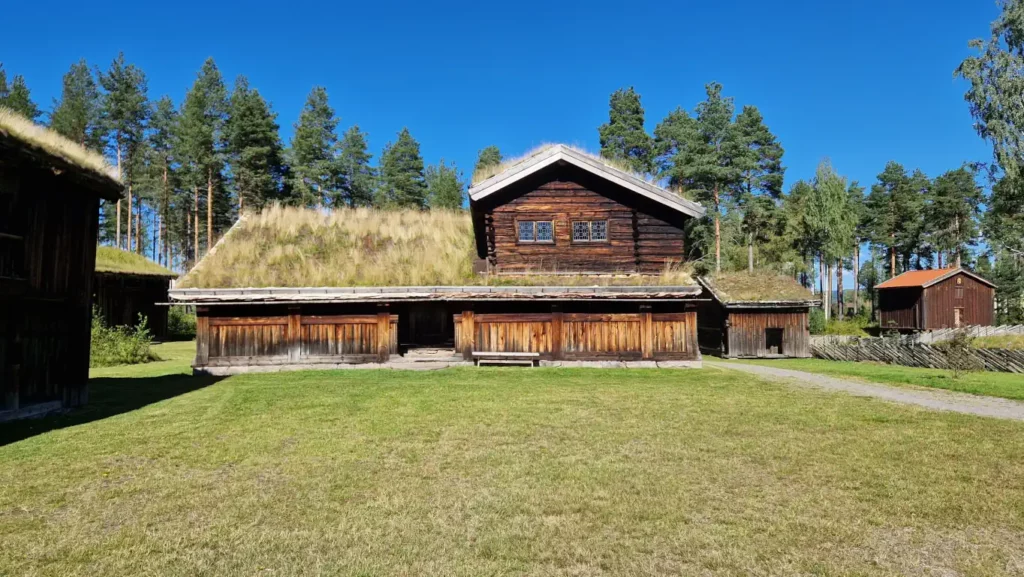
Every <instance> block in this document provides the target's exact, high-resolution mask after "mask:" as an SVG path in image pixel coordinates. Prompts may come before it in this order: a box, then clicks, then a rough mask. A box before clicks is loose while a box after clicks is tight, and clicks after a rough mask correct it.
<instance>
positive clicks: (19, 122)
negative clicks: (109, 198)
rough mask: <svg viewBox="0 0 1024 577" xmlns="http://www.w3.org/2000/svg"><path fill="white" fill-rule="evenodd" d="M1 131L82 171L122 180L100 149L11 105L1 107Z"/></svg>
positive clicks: (116, 181) (115, 180) (116, 180)
mask: <svg viewBox="0 0 1024 577" xmlns="http://www.w3.org/2000/svg"><path fill="white" fill-rule="evenodd" d="M0 133H3V134H5V135H10V136H11V137H12V138H15V139H17V140H18V141H20V142H21V143H23V144H25V145H27V146H31V147H33V148H37V149H39V150H42V151H45V152H46V153H47V154H51V155H53V156H56V157H58V158H62V159H64V160H65V161H66V162H68V163H70V164H72V165H74V166H77V167H79V168H81V169H83V170H87V171H90V172H93V173H95V174H96V175H98V176H100V177H102V178H105V179H108V180H110V181H111V182H113V183H119V182H120V181H119V179H118V177H117V170H116V169H115V168H114V167H113V166H111V165H110V163H109V162H107V159H106V158H104V157H103V155H102V154H99V153H98V152H93V151H91V150H88V149H86V148H85V147H84V146H82V145H80V144H78V143H77V142H73V141H71V140H68V139H67V138H65V137H63V136H61V135H59V134H57V133H56V132H54V131H52V130H50V129H48V128H45V127H43V126H40V125H38V124H36V123H34V122H32V121H31V120H29V119H27V118H25V117H24V116H21V115H20V114H18V113H16V112H14V111H13V110H10V109H8V108H4V107H0Z"/></svg>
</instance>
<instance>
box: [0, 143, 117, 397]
mask: <svg viewBox="0 0 1024 577" xmlns="http://www.w3.org/2000/svg"><path fill="white" fill-rule="evenodd" d="M4 162H5V159H4V158H0V233H2V234H3V235H4V243H3V251H4V252H5V254H6V255H7V256H5V257H4V258H3V259H2V260H3V261H4V262H5V264H4V265H3V266H4V275H3V277H4V278H0V295H2V296H0V307H3V308H4V309H6V310H5V311H4V313H3V314H0V339H3V340H4V341H5V342H4V344H3V345H2V346H0V349H3V350H4V351H5V352H4V353H3V355H2V359H0V362H2V364H0V389H3V391H2V394H0V403H3V406H4V408H7V409H15V408H20V407H24V406H27V405H31V404H34V403H40V402H48V401H58V400H59V401H61V402H62V403H63V404H64V405H65V406H68V407H74V406H78V405H81V404H84V403H85V402H86V401H87V399H88V378H89V340H90V337H89V335H90V318H91V312H90V309H91V297H92V276H93V268H94V267H95V263H96V238H97V229H98V218H97V214H98V211H99V200H98V198H97V197H95V196H93V195H92V194H90V193H89V192H88V191H85V190H79V189H77V188H76V187H74V186H71V185H69V183H68V182H67V181H66V179H63V178H62V177H61V176H59V175H55V174H54V173H53V172H52V171H40V170H32V169H30V168H29V167H26V166H11V165H5V163H4Z"/></svg>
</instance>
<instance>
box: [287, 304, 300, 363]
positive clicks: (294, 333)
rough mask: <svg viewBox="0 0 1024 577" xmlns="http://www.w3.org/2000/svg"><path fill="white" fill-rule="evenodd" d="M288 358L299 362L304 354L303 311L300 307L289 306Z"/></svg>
mask: <svg viewBox="0 0 1024 577" xmlns="http://www.w3.org/2000/svg"><path fill="white" fill-rule="evenodd" d="M286 335H287V337H286V338H287V339H288V360H289V361H290V362H293V363H297V362H299V357H301V356H302V312H301V310H300V309H299V307H288V331H287V333H286Z"/></svg>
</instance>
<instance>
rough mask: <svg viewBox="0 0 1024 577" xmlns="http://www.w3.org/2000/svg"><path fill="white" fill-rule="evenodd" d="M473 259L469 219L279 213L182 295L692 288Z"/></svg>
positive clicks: (436, 214) (676, 275) (221, 252)
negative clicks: (272, 290)
mask: <svg viewBox="0 0 1024 577" xmlns="http://www.w3.org/2000/svg"><path fill="white" fill-rule="evenodd" d="M475 257H476V249H475V245H474V239H473V225H472V223H471V222H470V217H469V214H468V213H466V212H462V211H455V212H450V211H438V210H432V211H420V210H394V211H381V210H373V209H367V208H358V209H345V210H340V211H335V212H321V211H317V210H311V209H302V208H286V207H280V206H277V207H272V208H268V209H266V210H264V211H263V212H261V213H259V214H254V215H250V216H248V217H246V219H245V220H243V221H241V222H239V223H238V224H237V225H236V226H235V228H233V229H231V231H229V232H228V233H227V235H226V236H225V237H224V239H223V240H222V241H221V242H220V243H219V244H218V246H217V247H216V248H215V249H214V251H212V252H211V253H210V254H209V255H208V256H207V257H205V258H204V259H203V260H202V261H201V262H200V263H199V266H197V267H196V268H195V269H193V270H192V271H191V272H189V273H188V274H186V275H185V276H184V277H183V278H182V279H181V281H180V282H179V283H178V284H177V287H176V288H246V287H343V286H424V285H441V286H444V285H527V286H614V285H624V286H635V285H657V286H667V285H673V286H679V285H692V284H694V281H693V278H692V275H691V274H690V269H689V268H688V267H670V266H666V269H665V270H664V271H663V272H662V273H661V274H655V275H636V274H632V275H630V274H622V275H607V276H599V277H593V276H581V275H572V274H570V275H554V274H543V273H539V274H527V275H515V276H488V275H485V274H474V273H473V261H474V259H475Z"/></svg>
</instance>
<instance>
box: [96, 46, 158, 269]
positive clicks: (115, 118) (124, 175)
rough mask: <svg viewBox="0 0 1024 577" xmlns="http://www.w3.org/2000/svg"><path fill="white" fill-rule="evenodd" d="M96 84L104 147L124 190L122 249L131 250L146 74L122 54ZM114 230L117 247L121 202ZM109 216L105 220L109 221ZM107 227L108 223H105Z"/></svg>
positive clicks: (145, 116)
mask: <svg viewBox="0 0 1024 577" xmlns="http://www.w3.org/2000/svg"><path fill="white" fill-rule="evenodd" d="M99 79H100V85H101V86H103V90H104V91H105V94H104V95H103V98H102V103H103V108H102V124H101V126H102V130H103V133H104V134H106V135H107V142H106V146H107V149H108V150H110V151H111V152H112V153H113V156H114V157H115V159H116V161H117V171H118V174H120V175H121V180H122V181H123V182H124V185H125V188H126V189H127V191H128V198H127V202H126V203H124V206H125V207H127V211H126V212H125V213H124V214H125V215H126V216H127V222H126V224H127V227H126V232H127V235H126V239H125V242H124V248H125V249H126V250H131V248H132V247H131V237H132V231H131V226H132V223H131V216H132V206H133V199H132V194H133V192H134V179H135V171H136V169H137V168H138V167H139V166H140V163H139V162H137V160H138V159H137V155H138V154H139V152H140V150H141V148H142V146H143V141H144V138H145V130H146V121H147V119H148V116H149V107H148V105H147V96H146V92H147V89H148V87H147V83H146V75H145V74H144V73H143V72H142V70H141V69H139V68H137V67H136V66H135V65H134V64H128V63H126V62H125V59H124V53H120V54H118V55H117V58H115V59H114V61H113V62H111V64H110V68H108V69H107V72H105V73H100V74H99ZM115 210H116V214H115V220H116V224H117V226H116V229H115V230H114V234H113V235H112V236H113V238H112V239H111V240H113V242H114V244H115V245H116V246H118V247H120V246H121V217H122V202H121V201H120V200H118V201H117V203H116V205H115ZM109 221H110V219H109V217H108V218H107V219H106V222H107V223H109ZM108 229H109V224H108Z"/></svg>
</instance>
